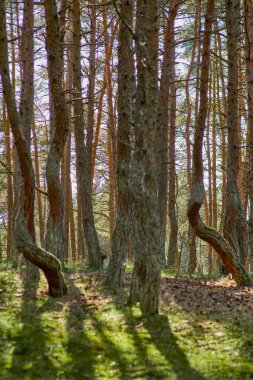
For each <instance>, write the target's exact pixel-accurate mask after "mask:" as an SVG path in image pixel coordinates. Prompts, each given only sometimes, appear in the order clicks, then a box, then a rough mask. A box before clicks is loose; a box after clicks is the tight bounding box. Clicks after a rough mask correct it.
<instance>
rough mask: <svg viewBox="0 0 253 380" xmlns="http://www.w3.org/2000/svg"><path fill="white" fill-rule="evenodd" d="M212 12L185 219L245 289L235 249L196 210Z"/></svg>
mask: <svg viewBox="0 0 253 380" xmlns="http://www.w3.org/2000/svg"><path fill="white" fill-rule="evenodd" d="M214 10H215V2H214V0H208V2H207V9H206V18H205V29H204V40H203V51H202V64H201V78H200V108H199V114H198V119H197V125H196V130H195V136H194V145H193V177H192V190H191V198H190V201H189V204H188V218H189V221H190V223H191V225H192V226H193V228H194V229H195V231H196V234H197V236H198V237H200V238H201V239H203V240H205V241H206V242H208V243H209V244H211V246H212V247H213V248H214V249H215V250H216V251H217V253H218V254H219V255H220V257H221V259H222V261H223V263H224V265H225V266H226V268H227V270H228V271H229V272H230V273H231V274H232V275H233V278H234V279H235V281H236V282H237V284H238V285H245V284H248V283H250V279H249V277H248V275H247V273H246V271H245V269H244V266H243V265H242V262H241V260H240V259H239V257H238V255H237V253H236V251H235V249H234V247H231V246H230V245H229V243H228V242H227V240H225V239H224V238H223V236H222V235H221V234H219V233H218V231H216V230H214V229H212V228H210V227H207V226H206V225H205V224H204V223H203V222H202V220H201V218H200V216H199V210H200V208H201V206H202V204H203V199H204V182H203V159H202V143H203V135H204V130H205V123H206V115H207V92H208V81H207V78H209V65H210V42H211V31H212V23H213V17H214Z"/></svg>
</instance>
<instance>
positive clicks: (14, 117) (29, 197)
mask: <svg viewBox="0 0 253 380" xmlns="http://www.w3.org/2000/svg"><path fill="white" fill-rule="evenodd" d="M25 5H27V6H29V5H30V7H32V8H33V2H27V3H26V4H25ZM28 14H29V21H30V22H31V23H32V22H33V10H32V9H31V8H30V10H29V11H28V10H27V14H26V16H27V15H28ZM5 16H6V9H5V1H2V2H1V3H0V40H1V49H0V74H1V79H2V86H3V93H4V98H5V102H6V106H7V111H8V117H9V120H10V125H11V129H12V132H13V135H14V140H15V146H16V149H17V155H18V159H19V163H20V170H21V176H22V183H23V187H22V189H20V192H19V197H18V201H19V204H18V210H17V213H16V215H15V220H14V239H15V245H16V247H17V249H18V250H19V251H20V252H21V253H22V254H23V255H24V257H25V258H26V259H27V260H29V262H31V263H32V264H34V265H35V266H37V267H39V268H40V269H42V270H43V272H44V274H45V276H46V278H47V281H48V286H49V294H50V295H52V296H60V295H63V294H65V293H66V291H67V288H66V285H65V282H64V278H63V274H62V272H61V264H60V262H59V261H58V260H57V259H56V257H55V256H54V255H52V254H51V253H49V252H46V251H45V250H43V249H42V248H40V247H38V246H37V245H36V242H35V234H34V231H35V229H34V195H35V176H34V171H33V166H32V161H31V155H30V151H29V146H28V144H27V140H26V138H25V136H24V132H23V130H22V128H21V122H20V115H19V113H18V111H17V106H16V101H15V95H14V92H13V88H12V85H11V81H10V72H9V63H8V46H7V33H6V18H5ZM31 17H32V19H31ZM32 32H33V28H32V29H31V30H30V33H32ZM31 46H33V43H31V40H30V48H31ZM28 50H29V49H28ZM30 54H31V55H32V56H33V51H30ZM32 60H33V59H32V58H31V60H30V62H29V64H30V65H31V66H30V69H29V71H30V75H31V76H32V72H33V62H32ZM31 70H32V72H31ZM30 84H33V81H32V82H31V83H30ZM22 86H24V82H23V84H22ZM30 90H31V91H32V93H29V92H28V93H27V92H26V90H25V89H24V90H23V91H21V93H22V94H24V95H23V96H24V98H23V99H24V101H25V96H27V97H28V98H29V97H30V98H31V99H33V88H30ZM31 99H30V100H28V99H27V104H28V105H29V104H31V105H32V101H31Z"/></svg>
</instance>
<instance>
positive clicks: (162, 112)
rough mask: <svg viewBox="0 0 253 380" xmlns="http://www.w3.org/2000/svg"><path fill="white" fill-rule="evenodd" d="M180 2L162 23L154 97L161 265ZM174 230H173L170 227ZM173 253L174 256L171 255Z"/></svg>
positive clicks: (164, 235) (171, 9)
mask: <svg viewBox="0 0 253 380" xmlns="http://www.w3.org/2000/svg"><path fill="white" fill-rule="evenodd" d="M180 2H181V1H180V0H174V1H173V2H172V4H171V8H170V12H169V17H168V20H167V24H166V30H165V35H164V51H163V62H162V69H161V81H160V82H161V84H160V89H159V95H158V111H157V130H156V144H157V149H156V161H157V166H158V167H157V171H158V177H157V179H158V181H157V183H158V207H159V216H160V224H161V236H162V251H163V262H164V264H165V261H166V260H165V237H166V220H167V218H166V216H167V205H168V133H169V91H170V82H171V81H175V78H173V66H174V64H175V58H174V55H175V54H174V55H173V52H174V51H175V49H174V47H173V44H174V26H175V18H176V15H177V12H178V8H179V5H180ZM174 71H175V69H174ZM173 86H174V89H175V83H172V88H173ZM172 92H173V91H172ZM173 97H175V93H174V94H173V93H171V99H172V100H171V120H170V122H171V121H172V125H170V129H172V133H171V135H173V127H174V124H175V123H174V121H173V117H174V110H173V106H174V103H175V101H176V98H175V99H173ZM172 140H173V139H172ZM171 144H172V150H173V144H175V142H173V141H172V142H171ZM174 149H175V148H174ZM172 150H171V152H172ZM172 161H174V160H173V158H172ZM173 165H174V162H171V165H170V166H171V168H173ZM171 180H172V182H173V178H171ZM174 181H175V177H174ZM171 184H172V183H171ZM170 206H171V204H170ZM170 206H169V207H170ZM174 206H175V205H174ZM174 206H173V207H174ZM171 212H173V210H171ZM173 219H174V217H173ZM173 224H174V222H173ZM174 227H176V224H174ZM174 230H176V229H175V228H174ZM175 238H176V236H174V237H173V240H174V239H175ZM173 254H174V255H175V252H174V253H173ZM173 261H174V260H173Z"/></svg>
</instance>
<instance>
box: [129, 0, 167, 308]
mask: <svg viewBox="0 0 253 380" xmlns="http://www.w3.org/2000/svg"><path fill="white" fill-rule="evenodd" d="M135 35H136V40H135V42H136V56H137V88H136V105H135V108H134V132H135V151H134V157H133V162H132V166H133V173H132V179H131V181H132V182H131V196H132V199H133V237H132V247H133V251H134V254H135V264H134V273H133V279H132V287H131V295H130V299H131V301H132V302H134V301H136V300H137V299H139V301H140V305H141V308H142V310H143V311H144V312H148V313H150V314H156V313H158V305H159V292H160V276H161V234H160V222H159V213H158V200H157V176H156V161H155V131H156V122H157V95H158V83H157V82H158V81H157V79H158V78H157V77H158V2H157V1H156V0H150V1H148V2H146V1H145V0H138V1H137V8H136V30H135Z"/></svg>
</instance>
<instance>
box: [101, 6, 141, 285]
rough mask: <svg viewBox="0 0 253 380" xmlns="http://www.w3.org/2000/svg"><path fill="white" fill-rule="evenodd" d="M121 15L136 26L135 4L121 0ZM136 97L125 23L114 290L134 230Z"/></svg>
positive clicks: (109, 279) (121, 35) (122, 30)
mask: <svg viewBox="0 0 253 380" xmlns="http://www.w3.org/2000/svg"><path fill="white" fill-rule="evenodd" d="M120 12H121V14H123V15H124V18H125V21H126V22H127V23H128V25H129V26H130V27H131V28H132V26H133V1H132V0H121V6H120ZM134 95H135V77H134V54H133V41H132V36H131V34H130V32H129V30H128V29H127V27H126V25H125V23H124V22H123V21H121V22H120V27H119V47H118V130H117V167H116V169H117V170H116V180H117V187H118V198H117V201H118V202H117V219H116V226H115V229H114V233H113V238H112V256H111V258H110V262H109V267H108V272H107V277H106V284H108V285H110V286H113V287H116V288H117V287H120V286H122V285H123V277H124V272H125V265H126V258H127V254H128V246H129V235H130V229H131V213H132V212H131V203H130V191H129V180H130V159H131V141H130V134H131V129H132V124H133V102H134Z"/></svg>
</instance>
